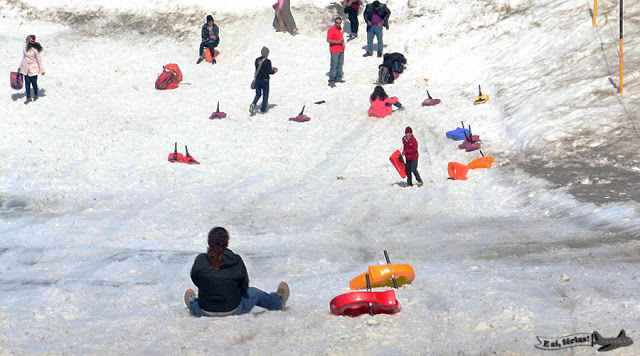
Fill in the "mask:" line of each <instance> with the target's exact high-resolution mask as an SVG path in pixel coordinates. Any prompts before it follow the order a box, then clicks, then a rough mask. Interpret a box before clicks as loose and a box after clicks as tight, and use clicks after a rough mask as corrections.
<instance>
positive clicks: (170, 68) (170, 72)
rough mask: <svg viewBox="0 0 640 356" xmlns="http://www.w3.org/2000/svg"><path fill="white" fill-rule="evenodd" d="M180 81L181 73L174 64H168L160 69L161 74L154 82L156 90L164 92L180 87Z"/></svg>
mask: <svg viewBox="0 0 640 356" xmlns="http://www.w3.org/2000/svg"><path fill="white" fill-rule="evenodd" d="M181 81H182V71H181V70H180V67H178V65H177V64H175V63H169V64H167V65H165V66H164V67H162V73H160V75H159V76H158V79H157V80H156V89H158V90H166V89H175V88H177V87H178V86H179V85H180V82H181Z"/></svg>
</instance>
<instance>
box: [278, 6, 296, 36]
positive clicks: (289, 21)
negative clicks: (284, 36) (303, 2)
mask: <svg viewBox="0 0 640 356" xmlns="http://www.w3.org/2000/svg"><path fill="white" fill-rule="evenodd" d="M273 7H274V9H275V10H276V14H275V16H274V18H273V28H275V29H276V31H277V32H285V31H287V32H289V33H290V34H292V35H297V34H298V33H299V32H300V31H299V30H298V28H297V27H296V20H295V19H294V18H293V14H292V13H291V3H290V1H289V0H278V2H277V3H275V4H274V5H273Z"/></svg>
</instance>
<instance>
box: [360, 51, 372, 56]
mask: <svg viewBox="0 0 640 356" xmlns="http://www.w3.org/2000/svg"><path fill="white" fill-rule="evenodd" d="M362 56H363V57H371V56H373V52H367V53H365V54H363V55H362Z"/></svg>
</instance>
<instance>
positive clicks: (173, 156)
mask: <svg viewBox="0 0 640 356" xmlns="http://www.w3.org/2000/svg"><path fill="white" fill-rule="evenodd" d="M184 149H185V152H186V155H182V153H178V143H177V142H176V143H175V146H174V151H173V153H169V158H168V161H169V162H171V163H186V164H200V162H198V161H196V160H195V159H194V158H193V157H191V155H190V154H189V149H187V146H184Z"/></svg>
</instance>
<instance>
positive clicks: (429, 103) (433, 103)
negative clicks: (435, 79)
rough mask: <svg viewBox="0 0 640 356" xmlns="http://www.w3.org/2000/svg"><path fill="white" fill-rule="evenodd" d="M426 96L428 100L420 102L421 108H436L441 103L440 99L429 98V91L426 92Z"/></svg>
mask: <svg viewBox="0 0 640 356" xmlns="http://www.w3.org/2000/svg"><path fill="white" fill-rule="evenodd" d="M427 96H428V97H429V98H428V99H424V101H423V102H422V106H436V105H438V104H440V103H441V102H442V101H441V100H440V99H434V98H432V97H431V94H429V91H428V90H427Z"/></svg>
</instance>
